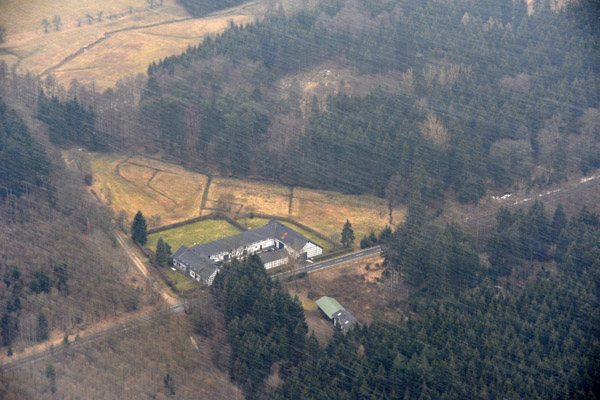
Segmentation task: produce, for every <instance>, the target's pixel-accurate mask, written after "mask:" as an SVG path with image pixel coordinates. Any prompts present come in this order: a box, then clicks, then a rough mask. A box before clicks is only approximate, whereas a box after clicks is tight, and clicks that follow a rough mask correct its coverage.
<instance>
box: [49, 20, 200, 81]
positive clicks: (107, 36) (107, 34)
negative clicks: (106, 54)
mask: <svg viewBox="0 0 600 400" xmlns="http://www.w3.org/2000/svg"><path fill="white" fill-rule="evenodd" d="M191 19H196V18H192V17H187V18H179V19H173V20H170V21H163V22H156V23H153V24H148V25H140V26H129V27H127V28H121V29H116V30H114V31H108V32H104V35H103V36H102V37H101V38H99V39H96V40H95V41H93V42H92V43H90V44H88V45H87V46H84V47H82V48H80V49H79V50H77V51H76V52H74V53H71V54H69V55H68V56H66V57H65V58H63V59H62V61H60V62H59V63H58V64H56V65H53V66H52V67H50V68H47V69H46V70H44V71H43V72H42V73H41V74H40V76H44V75H47V74H49V73H51V72H52V71H54V70H56V69H58V68H60V67H62V66H63V65H65V64H66V63H68V62H69V61H71V60H73V59H74V58H75V57H77V56H80V55H82V54H83V53H85V52H86V51H88V50H90V49H92V48H94V47H95V46H97V45H98V44H100V43H102V42H104V41H105V40H107V39H110V37H111V36H113V35H115V34H117V33H121V32H128V31H135V30H139V29H146V28H154V27H155V26H161V25H169V24H176V23H178V22H183V21H189V20H191Z"/></svg>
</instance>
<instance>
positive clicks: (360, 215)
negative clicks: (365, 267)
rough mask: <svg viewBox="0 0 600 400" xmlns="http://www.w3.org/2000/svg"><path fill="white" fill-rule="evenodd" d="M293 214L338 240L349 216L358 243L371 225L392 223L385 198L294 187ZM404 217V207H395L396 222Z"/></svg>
mask: <svg viewBox="0 0 600 400" xmlns="http://www.w3.org/2000/svg"><path fill="white" fill-rule="evenodd" d="M292 216H293V217H294V218H295V219H297V220H298V222H301V223H303V224H305V225H308V226H310V227H312V228H313V229H316V230H317V231H319V232H321V233H323V234H325V235H327V236H330V237H331V238H333V239H335V240H339V239H340V233H341V231H342V227H343V225H344V223H345V222H346V220H349V221H350V223H351V224H352V227H353V229H354V234H355V236H356V244H358V242H359V241H360V239H361V238H362V236H363V235H366V234H368V233H369V231H370V230H371V229H374V230H376V231H378V230H381V229H383V228H384V227H385V226H386V225H387V224H389V215H388V208H387V203H386V200H385V199H380V198H377V197H373V196H355V195H343V194H341V193H337V192H331V191H320V190H311V189H303V188H296V189H295V190H294V203H293V207H292ZM404 217H405V210H404V209H399V210H394V214H393V222H394V224H398V223H401V222H403V221H404Z"/></svg>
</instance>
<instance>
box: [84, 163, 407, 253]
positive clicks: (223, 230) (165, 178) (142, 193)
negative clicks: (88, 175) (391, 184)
mask: <svg viewBox="0 0 600 400" xmlns="http://www.w3.org/2000/svg"><path fill="white" fill-rule="evenodd" d="M125 160H126V157H125V156H115V155H100V154H95V155H92V156H90V161H91V166H92V170H93V173H94V180H95V181H94V185H93V187H92V189H94V191H95V192H96V193H98V195H99V196H100V197H101V199H102V200H103V201H104V202H106V203H109V200H110V205H111V207H112V208H113V210H115V212H116V213H118V212H119V211H120V210H125V211H126V212H127V214H128V216H129V218H132V216H133V215H134V214H135V212H136V211H137V210H142V213H144V215H145V216H146V217H147V218H149V217H151V216H153V215H160V224H159V225H166V224H168V223H171V222H175V221H181V220H185V219H189V218H192V217H195V216H198V214H199V210H200V204H201V197H202V193H203V188H204V186H205V184H206V179H207V178H206V177H205V176H204V175H200V174H196V173H193V172H190V171H186V170H184V169H183V168H182V167H180V166H177V165H173V164H168V163H164V162H161V161H156V160H153V159H147V158H142V157H134V158H130V159H128V162H129V164H127V163H123V164H121V167H120V174H121V176H119V175H117V173H116V166H117V164H119V163H120V162H123V161H125ZM132 163H135V165H134V164H132ZM157 169H158V170H160V171H162V172H159V173H157V175H156V176H155V177H154V178H153V179H152V181H151V183H150V186H151V188H149V187H148V186H147V185H146V183H147V178H148V177H149V176H151V173H150V172H151V171H156V170H157ZM152 188H153V189H156V190H152ZM157 191H158V192H157ZM224 194H228V195H232V196H233V203H234V204H233V207H232V211H233V212H238V211H241V212H242V213H245V212H249V211H254V212H258V213H266V214H271V215H280V216H282V217H291V218H294V219H296V220H297V221H298V222H301V223H303V224H305V225H307V226H310V227H311V228H313V229H315V230H316V231H318V232H321V233H323V234H325V235H327V236H331V237H333V238H335V239H336V240H337V239H339V234H340V232H341V230H342V226H343V224H344V222H345V221H346V219H349V220H350V222H352V225H353V227H354V231H355V235H356V239H357V240H356V243H358V241H359V240H360V238H361V237H362V235H365V234H368V232H369V231H370V230H371V229H374V230H380V229H382V228H383V227H384V226H385V225H386V224H387V223H388V221H389V220H388V211H387V205H386V202H385V200H384V199H380V198H376V197H373V196H354V195H343V194H340V193H336V192H328V191H318V190H310V189H303V188H294V199H293V202H292V214H291V215H290V214H288V211H289V194H290V188H288V187H285V186H281V185H276V184H272V183H266V182H258V181H243V180H240V179H230V178H215V179H213V180H212V183H211V185H210V188H209V193H208V198H207V203H206V208H207V209H208V210H204V213H207V212H210V211H211V210H210V208H214V207H216V206H217V201H218V199H219V197H221V196H222V195H224ZM403 218H404V210H402V209H401V210H396V211H395V212H394V223H398V222H401V221H402V220H403ZM246 222H247V223H248V226H249V227H251V228H257V227H259V226H262V225H264V224H265V223H266V222H267V221H266V220H263V219H260V218H254V219H247V220H246ZM240 223H242V224H244V221H243V220H242V221H240ZM202 224H204V225H202ZM292 228H293V229H296V230H298V231H299V232H301V233H303V234H305V235H306V236H307V237H308V238H310V239H311V240H313V241H315V242H316V243H317V244H319V245H323V246H324V247H325V248H328V247H329V246H328V245H327V244H326V243H325V242H323V241H322V240H321V239H319V238H317V237H314V235H312V234H310V233H308V232H305V231H304V230H303V229H301V228H299V227H295V226H292ZM232 229H233V227H231V226H230V225H229V224H227V223H225V222H218V221H203V222H202V223H199V225H198V224H193V225H190V226H187V227H183V228H178V229H175V230H172V231H167V232H162V233H161V235H162V236H163V239H166V240H167V241H168V242H169V243H170V244H171V246H173V247H174V248H176V246H178V244H193V243H203V242H206V241H210V240H214V239H218V238H219V237H223V236H227V235H228V234H231V233H230V232H232ZM235 232H237V230H235ZM235 232H233V233H235ZM220 235H222V236H220ZM184 237H186V238H184ZM157 240H158V237H156V236H155V235H151V238H150V243H151V245H150V247H152V246H153V245H155V244H156V241H157Z"/></svg>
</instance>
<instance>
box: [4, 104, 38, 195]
mask: <svg viewBox="0 0 600 400" xmlns="http://www.w3.org/2000/svg"><path fill="white" fill-rule="evenodd" d="M49 173H50V162H49V161H48V157H47V156H46V151H45V150H44V148H43V147H42V146H41V145H40V144H39V143H38V142H37V141H36V140H35V139H34V138H33V137H32V136H31V134H30V133H29V130H28V129H27V126H26V125H25V123H24V122H23V120H22V119H21V118H20V117H19V116H18V115H17V113H16V112H15V111H14V110H11V109H9V108H8V107H7V106H6V104H5V103H4V101H3V99H2V98H0V199H3V198H5V197H6V196H7V195H13V196H17V197H19V196H21V195H22V194H24V193H28V192H30V191H32V190H34V189H35V188H37V187H44V186H47V184H48V175H49Z"/></svg>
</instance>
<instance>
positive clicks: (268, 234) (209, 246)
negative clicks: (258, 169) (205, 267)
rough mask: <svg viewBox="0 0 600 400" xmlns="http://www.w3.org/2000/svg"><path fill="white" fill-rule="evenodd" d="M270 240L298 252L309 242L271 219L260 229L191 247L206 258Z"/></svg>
mask: <svg viewBox="0 0 600 400" xmlns="http://www.w3.org/2000/svg"><path fill="white" fill-rule="evenodd" d="M271 238H273V239H277V240H279V241H281V242H283V243H284V244H285V245H286V246H290V247H291V248H292V249H295V250H298V251H299V250H301V249H302V248H303V247H304V246H305V245H306V243H308V242H309V240H308V239H307V238H305V237H304V236H303V235H301V234H299V233H298V232H296V231H295V230H293V229H292V228H289V227H287V226H285V225H283V224H282V223H281V222H279V221H276V220H274V219H272V220H270V221H269V222H268V223H267V224H266V225H265V226H262V227H260V228H256V229H252V230H249V231H245V232H242V233H238V234H236V235H233V236H228V237H226V238H223V239H219V240H214V241H212V242H208V243H203V244H197V245H195V246H194V247H192V250H194V252H196V253H199V254H206V255H207V256H208V255H213V254H218V253H222V252H225V251H230V250H233V249H237V248H239V247H241V246H244V245H250V244H252V243H256V242H259V241H261V240H266V239H271ZM174 257H175V256H174Z"/></svg>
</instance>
